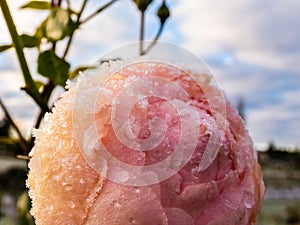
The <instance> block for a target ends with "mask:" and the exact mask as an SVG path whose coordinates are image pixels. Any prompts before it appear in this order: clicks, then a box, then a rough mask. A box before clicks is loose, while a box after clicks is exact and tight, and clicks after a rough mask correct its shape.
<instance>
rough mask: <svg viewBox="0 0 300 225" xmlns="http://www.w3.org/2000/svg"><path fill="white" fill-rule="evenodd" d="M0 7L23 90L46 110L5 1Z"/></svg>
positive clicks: (1, 0) (2, 1)
mask: <svg viewBox="0 0 300 225" xmlns="http://www.w3.org/2000/svg"><path fill="white" fill-rule="evenodd" d="M0 6H1V11H2V13H3V16H4V19H5V22H6V25H7V28H8V30H9V33H10V36H11V39H12V42H13V44H14V47H15V50H16V53H17V57H18V60H19V64H20V67H21V70H22V73H23V77H24V80H25V88H24V90H25V91H26V92H27V93H28V95H29V96H31V97H32V98H33V99H34V100H35V102H36V103H37V104H38V105H39V106H40V107H41V108H43V109H47V108H48V106H47V104H45V102H44V101H43V99H42V97H41V96H40V93H39V91H38V89H37V88H36V85H35V83H34V80H33V79H32V76H31V74H30V71H29V68H28V64H27V62H26V59H25V55H24V52H23V45H22V43H21V40H20V38H19V35H18V33H17V29H16V26H15V24H14V21H13V19H12V16H11V13H10V10H9V7H8V5H7V3H6V0H0Z"/></svg>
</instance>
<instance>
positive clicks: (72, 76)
mask: <svg viewBox="0 0 300 225" xmlns="http://www.w3.org/2000/svg"><path fill="white" fill-rule="evenodd" d="M94 68H95V67H94V66H79V67H77V68H76V69H74V70H73V71H72V72H70V74H69V78H70V79H74V78H75V77H76V76H77V75H78V74H79V72H83V71H85V70H88V69H94Z"/></svg>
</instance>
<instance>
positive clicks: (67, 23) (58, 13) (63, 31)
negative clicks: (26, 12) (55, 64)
mask: <svg viewBox="0 0 300 225" xmlns="http://www.w3.org/2000/svg"><path fill="white" fill-rule="evenodd" d="M77 27H78V26H77V25H76V23H75V22H74V21H73V20H72V19H71V16H70V12H69V11H68V10H65V9H61V8H54V9H53V10H52V11H51V13H50V15H49V16H48V18H47V19H46V21H45V24H44V34H45V37H47V38H48V40H49V41H59V40H62V39H63V38H65V37H66V36H68V35H69V34H71V33H72V32H73V31H74V30H75V29H76V28H77ZM42 28H43V27H42Z"/></svg>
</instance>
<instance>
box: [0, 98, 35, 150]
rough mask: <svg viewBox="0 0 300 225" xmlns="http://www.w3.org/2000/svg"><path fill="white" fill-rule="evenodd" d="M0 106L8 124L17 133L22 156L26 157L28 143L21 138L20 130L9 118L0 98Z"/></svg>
mask: <svg viewBox="0 0 300 225" xmlns="http://www.w3.org/2000/svg"><path fill="white" fill-rule="evenodd" d="M0 106H1V108H2V109H3V112H4V114H5V116H6V118H7V119H8V121H9V122H10V124H11V126H12V127H13V128H14V130H15V131H16V133H17V135H18V136H19V139H20V145H21V148H22V149H23V152H24V154H25V155H27V154H28V152H29V143H28V142H27V141H26V139H25V138H24V137H23V135H22V133H21V131H20V129H19V128H18V126H17V124H16V123H15V122H14V120H13V119H12V117H11V116H10V114H9V112H8V110H7V108H6V106H5V105H4V104H3V102H2V100H1V98H0Z"/></svg>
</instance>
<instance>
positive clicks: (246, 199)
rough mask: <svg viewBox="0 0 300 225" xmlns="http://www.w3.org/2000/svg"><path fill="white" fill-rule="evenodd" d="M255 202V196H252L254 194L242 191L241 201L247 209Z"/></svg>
mask: <svg viewBox="0 0 300 225" xmlns="http://www.w3.org/2000/svg"><path fill="white" fill-rule="evenodd" d="M255 202H256V197H255V196H254V194H252V193H251V192H248V191H246V192H244V195H243V203H244V205H245V207H246V208H248V209H250V208H252V207H253V205H254V204H255Z"/></svg>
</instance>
